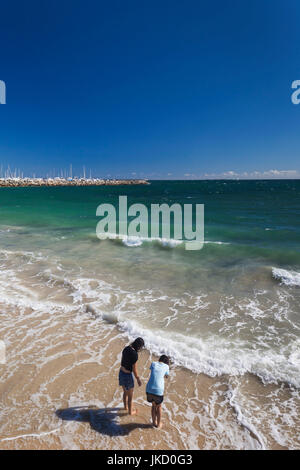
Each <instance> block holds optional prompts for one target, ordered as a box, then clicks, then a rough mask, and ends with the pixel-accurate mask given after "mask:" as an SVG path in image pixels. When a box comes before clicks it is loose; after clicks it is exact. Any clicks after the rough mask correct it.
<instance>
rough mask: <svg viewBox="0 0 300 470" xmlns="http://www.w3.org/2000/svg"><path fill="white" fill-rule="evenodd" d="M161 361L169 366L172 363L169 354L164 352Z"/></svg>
mask: <svg viewBox="0 0 300 470" xmlns="http://www.w3.org/2000/svg"><path fill="white" fill-rule="evenodd" d="M159 362H163V363H164V364H167V366H168V365H169V364H170V359H169V358H168V356H165V355H164V354H163V355H162V356H160V358H159Z"/></svg>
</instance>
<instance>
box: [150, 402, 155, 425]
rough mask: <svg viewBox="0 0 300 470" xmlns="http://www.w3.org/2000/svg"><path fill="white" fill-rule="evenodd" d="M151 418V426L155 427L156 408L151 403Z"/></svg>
mask: <svg viewBox="0 0 300 470" xmlns="http://www.w3.org/2000/svg"><path fill="white" fill-rule="evenodd" d="M151 416H152V424H153V426H156V406H155V403H154V402H152V409H151Z"/></svg>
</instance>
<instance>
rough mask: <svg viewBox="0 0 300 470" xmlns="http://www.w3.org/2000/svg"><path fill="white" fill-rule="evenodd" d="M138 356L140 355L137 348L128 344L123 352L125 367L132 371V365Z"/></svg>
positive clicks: (122, 364) (122, 362) (122, 363)
mask: <svg viewBox="0 0 300 470" xmlns="http://www.w3.org/2000/svg"><path fill="white" fill-rule="evenodd" d="M138 358H139V356H138V353H137V352H136V350H135V349H133V348H132V347H131V346H126V348H124V349H123V352H122V361H121V366H123V367H125V369H127V370H129V371H130V372H132V366H133V364H135V363H136V361H137V360H138Z"/></svg>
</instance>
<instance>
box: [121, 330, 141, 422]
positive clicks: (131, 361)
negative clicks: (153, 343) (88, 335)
mask: <svg viewBox="0 0 300 470" xmlns="http://www.w3.org/2000/svg"><path fill="white" fill-rule="evenodd" d="M143 347H144V340H143V338H137V339H136V340H135V341H134V342H133V343H132V344H130V345H129V346H126V348H124V349H123V351H122V360H121V368H120V372H119V385H120V386H121V387H123V402H124V408H125V410H128V412H129V414H130V415H135V414H137V410H136V409H133V407H132V398H133V388H134V380H133V375H132V373H133V374H134V376H135V378H136V381H137V383H138V385H139V387H140V386H141V385H142V382H141V380H140V378H139V375H138V372H137V366H136V364H137V361H138V358H139V356H138V352H139V351H140V350H141V349H142V348H143Z"/></svg>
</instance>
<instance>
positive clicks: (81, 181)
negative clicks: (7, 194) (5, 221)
mask: <svg viewBox="0 0 300 470" xmlns="http://www.w3.org/2000/svg"><path fill="white" fill-rule="evenodd" d="M123 184H127V185H137V184H150V183H149V182H148V181H147V180H142V179H141V180H135V179H130V180H126V179H124V180H105V179H100V178H59V177H57V178H0V187H2V188H15V187H33V186H37V187H40V186H120V185H123Z"/></svg>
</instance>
